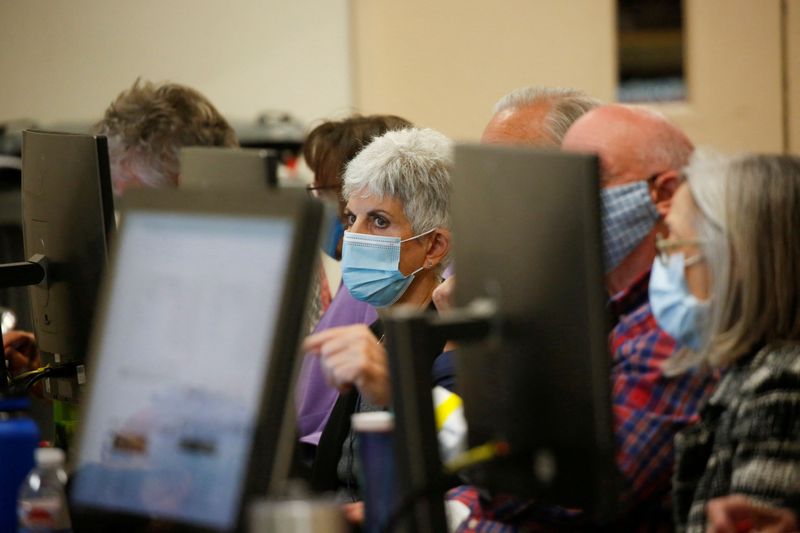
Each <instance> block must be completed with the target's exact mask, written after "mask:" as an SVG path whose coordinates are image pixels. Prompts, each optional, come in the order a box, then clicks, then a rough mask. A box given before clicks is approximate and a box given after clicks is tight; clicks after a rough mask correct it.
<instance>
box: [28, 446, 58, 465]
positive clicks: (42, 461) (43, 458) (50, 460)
mask: <svg viewBox="0 0 800 533" xmlns="http://www.w3.org/2000/svg"><path fill="white" fill-rule="evenodd" d="M34 457H36V464H37V465H38V466H61V465H63V464H64V450H62V449H61V448H36V451H35V452H34Z"/></svg>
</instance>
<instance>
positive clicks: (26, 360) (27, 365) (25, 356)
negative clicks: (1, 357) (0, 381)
mask: <svg viewBox="0 0 800 533" xmlns="http://www.w3.org/2000/svg"><path fill="white" fill-rule="evenodd" d="M3 352H4V353H5V358H6V360H7V361H8V362H9V371H10V372H11V375H12V376H16V375H17V374H21V373H23V372H28V371H29V370H36V369H37V368H39V367H41V366H42V357H41V354H40V353H39V346H38V345H37V344H36V338H35V337H34V336H33V333H30V332H28V331H19V330H13V331H9V332H8V333H6V334H4V335H3Z"/></svg>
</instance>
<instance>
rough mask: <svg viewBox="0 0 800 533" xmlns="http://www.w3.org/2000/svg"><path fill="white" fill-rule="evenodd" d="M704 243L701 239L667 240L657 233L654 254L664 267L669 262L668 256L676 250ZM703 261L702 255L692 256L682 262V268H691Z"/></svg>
mask: <svg viewBox="0 0 800 533" xmlns="http://www.w3.org/2000/svg"><path fill="white" fill-rule="evenodd" d="M705 242H706V241H704V240H702V239H667V238H665V237H664V236H663V235H661V234H660V233H658V234H656V254H657V256H658V260H659V261H661V263H662V264H664V265H666V264H667V263H668V262H669V256H670V254H671V252H672V251H673V250H675V249H676V248H683V247H684V246H700V245H702V244H705ZM703 259H704V258H703V254H702V253H699V254H697V255H693V256H692V257H687V258H686V259H685V260H684V262H683V266H684V267H688V266H692V265H694V264H695V263H699V262H700V261H702V260H703Z"/></svg>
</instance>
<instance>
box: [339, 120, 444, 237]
mask: <svg viewBox="0 0 800 533" xmlns="http://www.w3.org/2000/svg"><path fill="white" fill-rule="evenodd" d="M452 164H453V142H452V141H451V140H450V139H449V138H447V137H446V136H444V135H443V134H441V133H439V132H438V131H434V130H432V129H427V128H426V129H420V128H408V129H404V130H397V131H390V132H387V133H385V134H383V135H381V136H380V137H376V138H375V139H374V140H373V141H372V142H371V143H370V144H368V145H367V146H366V147H365V148H364V149H363V150H362V151H361V152H359V154H358V155H357V156H356V157H355V158H353V159H352V160H351V161H350V163H349V164H348V165H347V169H346V170H345V173H344V182H343V187H342V195H343V197H344V199H345V201H348V200H349V199H350V198H351V197H353V196H360V195H363V196H365V197H366V196H375V197H377V198H381V199H382V198H385V197H387V196H388V197H391V198H396V199H397V200H400V202H401V203H402V204H403V212H404V213H405V215H406V217H407V218H408V220H409V221H410V222H411V227H412V229H413V231H414V232H415V233H423V232H426V231H429V230H432V229H434V228H445V229H450V195H451V183H450V168H451V167H452Z"/></svg>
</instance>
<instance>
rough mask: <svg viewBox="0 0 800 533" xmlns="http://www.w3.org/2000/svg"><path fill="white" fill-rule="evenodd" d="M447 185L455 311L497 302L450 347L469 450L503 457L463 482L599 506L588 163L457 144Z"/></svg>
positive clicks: (611, 468) (597, 271)
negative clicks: (475, 335) (475, 329)
mask: <svg viewBox="0 0 800 533" xmlns="http://www.w3.org/2000/svg"><path fill="white" fill-rule="evenodd" d="M453 182H454V183H455V184H456V186H455V191H454V199H453V235H454V261H455V269H456V298H457V302H458V304H459V306H466V305H467V304H469V303H471V302H473V301H475V300H477V299H482V298H488V299H490V300H492V301H493V302H494V305H495V306H496V309H497V315H498V322H497V324H498V326H497V327H496V328H495V335H491V336H490V339H488V340H487V341H485V342H479V343H463V344H462V345H460V346H459V353H458V357H457V359H456V362H457V380H456V381H457V383H458V389H459V392H460V394H461V395H462V396H463V400H464V412H465V415H466V417H467V422H468V425H469V441H470V445H473V446H474V445H479V444H482V443H484V442H487V441H490V440H498V441H504V442H507V443H508V444H509V445H510V453H511V454H510V456H509V457H508V459H506V460H504V461H499V462H496V463H494V464H491V465H489V466H487V467H486V468H483V469H481V468H479V469H477V470H476V471H475V472H473V474H474V477H473V480H475V481H476V482H478V483H479V484H482V485H485V486H487V487H489V488H491V489H494V490H496V491H499V492H510V493H514V494H518V495H521V496H531V497H535V498H536V499H537V500H539V501H542V502H549V503H554V504H561V505H565V506H568V507H580V508H583V509H594V510H597V511H598V512H606V511H609V510H610V509H613V507H614V505H615V503H616V495H617V492H616V488H617V485H616V480H617V476H616V468H615V463H614V457H615V440H614V433H613V429H612V414H611V391H610V367H611V359H610V356H609V354H608V350H607V334H608V331H609V330H608V324H607V322H608V321H607V310H606V303H607V293H606V291H605V288H604V274H603V273H604V268H603V255H602V240H601V231H600V227H601V218H600V199H599V189H598V162H597V159H596V157H595V156H592V155H577V154H566V153H562V152H557V151H542V150H533V149H525V148H512V147H498V146H482V145H459V146H457V148H456V151H455V168H454V171H453Z"/></svg>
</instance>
